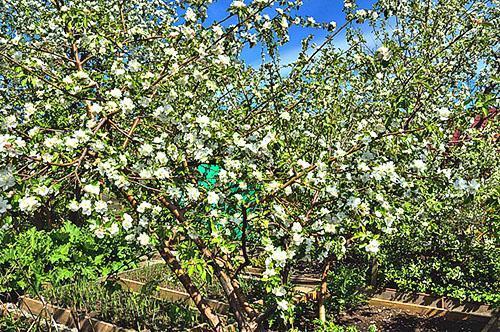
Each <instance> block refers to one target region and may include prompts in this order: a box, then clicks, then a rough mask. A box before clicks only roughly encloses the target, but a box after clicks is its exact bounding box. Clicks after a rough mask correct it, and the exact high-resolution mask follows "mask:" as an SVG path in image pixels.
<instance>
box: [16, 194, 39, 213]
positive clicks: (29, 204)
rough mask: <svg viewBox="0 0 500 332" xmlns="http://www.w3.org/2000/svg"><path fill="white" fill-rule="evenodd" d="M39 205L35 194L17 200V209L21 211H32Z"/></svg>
mask: <svg viewBox="0 0 500 332" xmlns="http://www.w3.org/2000/svg"><path fill="white" fill-rule="evenodd" d="M39 206H40V201H39V200H38V198H36V197H35V196H30V195H27V196H24V197H23V198H21V199H20V200H19V209H20V210H21V211H23V212H33V211H34V210H36V209H37V208H38V207H39Z"/></svg>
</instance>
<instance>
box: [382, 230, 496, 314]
mask: <svg viewBox="0 0 500 332" xmlns="http://www.w3.org/2000/svg"><path fill="white" fill-rule="evenodd" d="M481 242H482V241H476V238H475V236H471V234H467V233H461V232H449V230H446V227H443V226H441V227H440V228H434V229H433V228H432V227H426V228H422V229H419V230H411V231H409V232H408V233H407V234H399V235H398V236H395V237H394V239H391V240H390V241H388V243H387V247H386V248H384V259H383V262H382V263H381V267H380V269H381V272H382V274H383V276H382V278H383V279H384V280H385V282H386V283H389V285H392V284H394V285H395V286H396V287H397V288H398V289H401V290H405V291H413V292H425V293H430V294H435V295H444V296H448V297H450V298H455V299H458V300H462V301H469V302H477V303H489V304H493V305H495V306H498V305H500V296H499V294H498V289H500V278H499V275H500V262H499V260H498V257H499V255H500V251H499V247H498V245H494V244H493V243H490V244H488V243H484V242H483V243H481ZM418 243H420V244H421V245H417V244H418Z"/></svg>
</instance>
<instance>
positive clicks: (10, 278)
mask: <svg viewBox="0 0 500 332" xmlns="http://www.w3.org/2000/svg"><path fill="white" fill-rule="evenodd" d="M0 243H1V249H0V291H1V292H13V291H16V292H23V291H28V292H35V293H36V292H38V291H40V289H41V286H42V285H43V284H46V283H53V284H62V283H65V282H69V281H72V280H75V279H76V278H78V279H88V280H95V279H97V278H98V277H101V276H104V275H107V274H109V273H111V272H119V271H121V270H124V269H127V268H131V267H133V266H135V264H136V262H137V260H138V257H139V256H140V252H141V249H140V248H138V247H137V246H133V245H131V244H130V243H127V242H125V241H123V238H122V239H120V238H119V237H114V238H105V239H99V238H96V237H95V236H94V233H93V232H91V231H89V230H88V229H85V228H80V227H77V226H75V225H74V224H72V223H70V222H66V223H65V224H64V225H63V226H62V227H61V228H58V229H54V230H52V231H44V230H37V229H36V228H34V227H33V228H30V229H27V230H24V231H21V232H15V231H14V230H7V231H2V232H0Z"/></svg>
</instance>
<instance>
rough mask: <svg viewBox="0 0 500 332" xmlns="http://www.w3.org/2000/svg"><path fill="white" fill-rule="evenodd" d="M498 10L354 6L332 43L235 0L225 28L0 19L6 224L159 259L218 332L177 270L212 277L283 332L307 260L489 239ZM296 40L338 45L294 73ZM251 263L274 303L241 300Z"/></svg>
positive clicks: (63, 7) (252, 319) (140, 2)
mask: <svg viewBox="0 0 500 332" xmlns="http://www.w3.org/2000/svg"><path fill="white" fill-rule="evenodd" d="M495 2H496V0H492V1H489V0H478V1H473V2H471V1H468V0H453V1H420V0H408V1H397V0H379V1H377V2H376V3H375V4H374V6H373V7H372V8H366V9H365V8H360V7H359V6H358V5H357V4H356V3H355V2H354V1H349V0H346V1H345V6H344V14H345V19H346V24H344V25H342V26H339V27H336V24H335V22H329V23H327V22H319V23H318V22H316V21H315V20H314V19H313V18H305V17H301V16H300V15H299V14H298V13H297V8H299V7H300V6H301V3H302V1H301V0H296V1H271V0H254V1H252V2H251V3H245V2H244V1H239V0H238V1H233V2H232V4H231V5H230V7H229V8H228V10H227V17H226V18H224V19H223V20H221V21H220V22H214V20H213V19H212V18H210V17H207V13H209V10H208V9H209V7H210V4H211V3H212V1H203V0H178V1H171V2H165V1H163V0H130V1H126V2H123V1H120V0H111V1H108V0H106V1H105V0H89V1H66V0H53V1H45V0H17V1H14V2H12V1H3V2H0V73H1V75H0V112H1V114H2V118H1V120H0V121H1V122H0V188H1V189H2V192H1V193H0V213H1V215H0V217H1V218H2V227H7V228H8V227H15V228H16V227H20V226H21V225H25V226H26V225H33V224H36V223H39V221H40V220H46V221H47V223H49V224H55V225H60V224H62V223H63V222H64V221H65V220H72V221H73V222H75V224H78V225H83V226H84V227H89V228H91V229H92V230H93V232H94V234H95V236H96V237H97V238H106V239H107V238H113V237H116V236H123V237H125V238H126V239H127V240H128V241H131V242H135V243H137V244H139V245H141V246H143V247H155V248H156V249H158V250H159V252H160V253H161V255H162V257H163V258H164V260H165V261H166V263H167V264H168V265H169V266H170V267H171V269H172V271H173V272H174V274H175V275H176V276H177V278H178V280H179V281H180V282H181V283H182V284H183V287H184V288H185V289H186V290H187V291H188V292H189V293H190V294H191V295H192V297H193V299H194V300H195V303H196V306H197V308H198V309H199V311H200V313H201V314H202V315H203V316H204V318H205V319H206V320H207V321H209V322H210V324H211V325H212V326H213V327H215V326H220V323H221V317H219V316H217V314H215V313H213V312H211V310H210V309H209V307H208V306H207V303H206V301H205V298H204V297H203V296H200V295H199V294H200V292H199V290H198V289H197V287H196V285H195V284H194V283H193V281H192V278H191V277H190V274H189V273H187V272H186V271H185V269H184V267H186V266H191V269H192V271H198V273H200V274H202V273H203V272H202V271H209V272H208V273H205V276H206V277H207V278H209V277H210V276H214V278H213V279H212V280H213V281H214V282H217V283H219V284H220V286H221V288H222V289H223V290H224V294H225V297H226V299H227V302H228V303H230V305H231V310H232V313H233V314H234V317H235V319H236V320H237V322H238V325H239V329H240V330H241V331H245V332H246V331H255V330H258V328H259V325H262V323H263V322H264V321H267V320H269V319H282V320H283V321H285V323H286V322H290V323H291V322H292V319H293V317H294V305H293V303H292V299H293V297H294V294H293V291H292V290H293V287H292V285H291V282H290V278H289V276H290V274H291V273H290V272H293V271H295V270H300V269H301V268H302V267H303V266H304V265H303V264H304V262H307V263H309V264H310V265H313V266H325V267H326V266H329V264H330V263H332V262H335V261H337V262H342V261H343V259H345V256H346V255H349V254H350V253H351V252H352V250H351V249H352V248H357V249H360V250H361V251H362V252H364V254H365V255H366V256H371V257H373V256H375V255H377V254H378V253H379V250H380V247H384V243H385V241H386V239H388V238H389V237H390V236H391V234H397V233H399V232H403V233H404V232H408V230H409V229H413V228H418V227H421V225H420V224H419V223H420V222H427V223H429V224H432V225H433V227H438V228H439V227H440V223H439V220H441V219H440V218H442V217H444V219H442V220H445V221H446V223H448V222H450V221H449V220H450V219H451V217H452V216H454V215H458V214H462V215H463V216H464V219H463V221H464V223H465V224H466V225H467V226H466V227H468V229H469V230H468V232H470V234H473V236H479V234H484V235H481V236H482V237H484V240H485V241H487V242H495V241H497V238H498V236H497V233H496V232H495V231H493V232H491V231H490V232H483V231H484V228H485V227H486V228H487V227H488V226H486V225H493V226H492V227H493V229H498V224H496V223H497V222H498V219H495V217H496V216H497V212H494V211H498V209H495V207H498V199H495V196H494V195H492V194H491V190H495V188H498V187H499V181H498V180H499V175H498V174H499V168H498V165H499V161H500V160H499V155H500V154H498V151H497V147H496V145H495V143H496V141H497V139H498V138H497V133H498V122H497V121H495V120H496V119H495V116H494V114H496V108H495V106H496V103H497V98H496V96H497V93H498V89H497V86H496V83H497V81H498V78H497V76H496V75H497V74H496V73H497V72H498V71H497V70H496V69H497V65H498V62H497V54H496V48H497V45H496V35H497V31H496V30H497V29H495V27H496V20H497V18H498V7H497V6H494V5H493V4H494V3H495ZM292 27H293V28H304V27H308V28H311V27H312V28H316V29H321V30H323V31H324V32H325V33H327V37H326V39H325V41H324V42H323V43H322V44H321V45H315V44H314V43H312V42H311V38H306V39H305V40H303V42H302V46H303V47H302V50H301V51H300V52H299V54H298V58H297V60H296V61H293V62H292V63H286V62H284V61H282V60H281V49H282V48H281V46H283V45H284V44H286V43H287V41H288V40H289V36H288V33H289V29H290V28H292ZM362 29H368V30H369V31H370V32H369V34H370V35H369V37H370V38H367V36H366V34H363V33H362ZM339 35H345V36H346V40H347V46H346V47H336V45H335V40H336V38H337V37H338V36H339ZM368 39H373V41H374V42H373V43H372V42H368V41H367V40H368ZM248 47H258V48H260V50H261V53H262V63H261V64H260V65H254V66H252V65H250V64H248V63H246V62H245V61H244V60H243V52H244V51H245V50H247V49H248ZM478 115H479V117H480V118H479V119H478V124H477V125H473V126H472V127H471V126H470V123H471V119H473V118H474V117H476V116H478ZM202 165H216V166H217V167H218V173H217V174H216V181H210V185H207V183H206V181H205V180H206V178H205V176H204V175H203V174H202V173H201V172H200V171H199V170H200V166H202ZM492 188H493V189H492ZM250 192H252V195H249V193H250ZM250 196H251V199H245V197H250ZM482 197H490V199H489V200H488V199H486V200H482V199H481V198H482ZM480 202H486V204H487V205H486V206H483V205H481V203H480ZM477 204H479V205H477ZM477 206H480V207H481V208H479V209H477V208H476V207H477ZM473 208H474V210H472V209H473ZM491 209H493V212H492V211H491ZM470 211H474V215H472V214H471V212H470ZM431 221H433V222H431ZM469 226H470V227H469ZM240 227H241V233H240V232H239V228H240ZM235 234H236V235H237V236H235ZM240 234H241V235H240ZM110 241H111V240H110ZM409 245H410V246H412V245H414V244H413V243H411V244H409ZM256 257H263V258H264V263H265V272H264V277H263V279H262V281H263V282H264V283H265V289H266V291H267V292H268V295H269V299H270V300H269V301H265V302H264V305H259V304H252V303H248V302H247V301H246V298H245V297H246V296H245V294H244V292H243V291H242V289H241V287H240V285H239V283H238V275H239V274H240V273H241V271H242V270H243V268H244V267H245V266H247V265H248V264H249V262H250V261H251V260H252V259H255V258H256ZM188 262H189V263H190V264H187V263H188ZM273 313H276V315H275V316H276V317H270V316H273Z"/></svg>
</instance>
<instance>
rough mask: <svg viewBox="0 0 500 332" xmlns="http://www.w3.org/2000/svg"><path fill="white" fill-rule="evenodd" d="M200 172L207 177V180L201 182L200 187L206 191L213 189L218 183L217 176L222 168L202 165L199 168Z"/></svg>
mask: <svg viewBox="0 0 500 332" xmlns="http://www.w3.org/2000/svg"><path fill="white" fill-rule="evenodd" d="M198 171H199V172H200V173H201V175H203V176H204V177H205V180H203V181H200V182H199V183H200V185H201V186H202V187H203V188H205V189H212V188H214V187H215V184H216V183H217V174H219V171H220V167H219V166H217V165H207V164H202V165H200V166H198Z"/></svg>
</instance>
